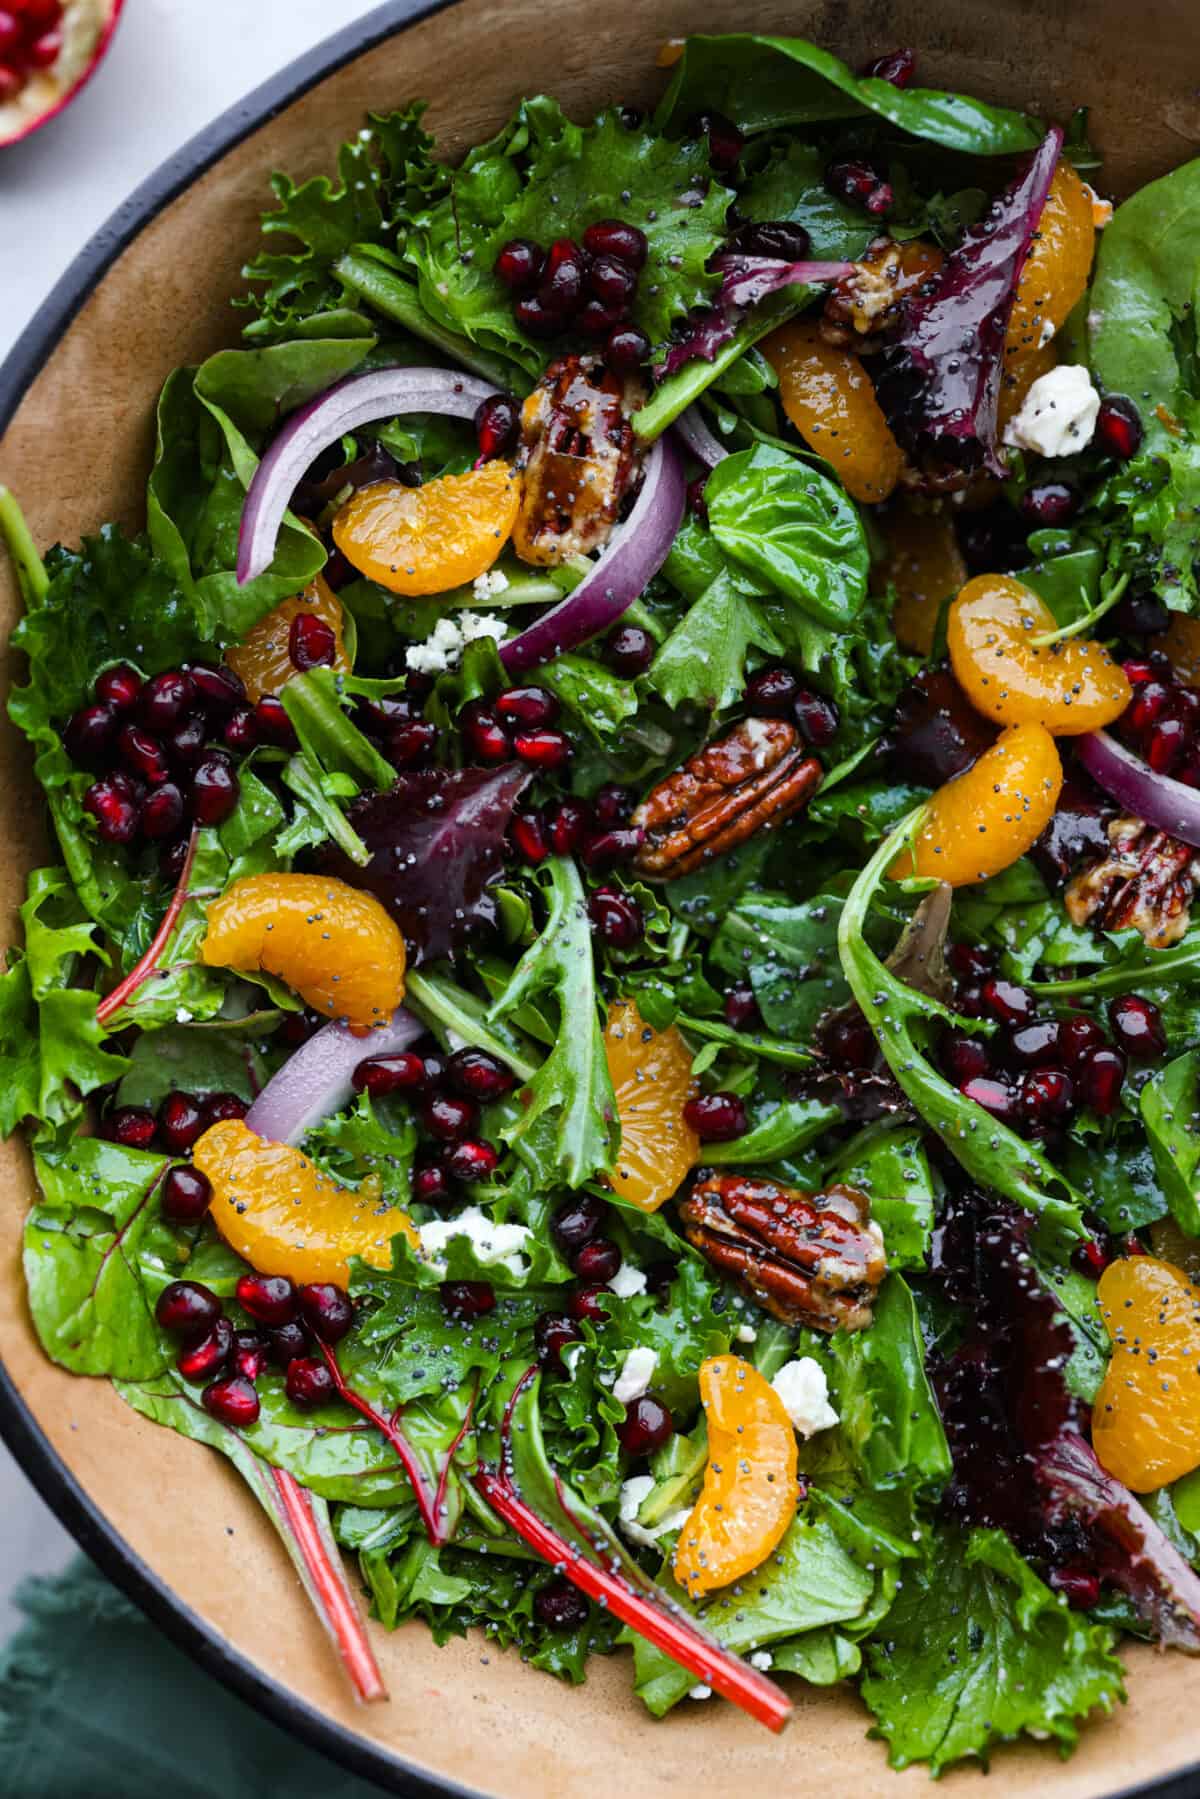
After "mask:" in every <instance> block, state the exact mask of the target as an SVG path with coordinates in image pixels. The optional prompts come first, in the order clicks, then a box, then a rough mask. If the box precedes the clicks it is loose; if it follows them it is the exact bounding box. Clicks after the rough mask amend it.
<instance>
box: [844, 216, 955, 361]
mask: <svg viewBox="0 0 1200 1799" xmlns="http://www.w3.org/2000/svg"><path fill="white" fill-rule="evenodd" d="M945 260H946V259H945V257H944V256H943V254H942V252H941V251H940V250H939V249H938V248H937V246H936V244H927V243H924V242H922V241H921V239H919V238H914V239H912V240H911V241H910V242H909V243H906V244H898V243H896V242H895V241H894V239H892V238H890V237H877V238H876V239H875V240H874V242H873V243H870V244H868V245H867V248H866V252H865V253H864V255H863V259H862V261H861V262H855V263H852V264H851V265H850V273H849V274H848V275H843V276H842V278H841V280H840V281H837V282H835V283H834V285H833V287H832V288H830V290H829V295H828V297H827V299H826V301H825V310H824V312H823V314H822V317H821V336H822V337H823V338H824V339H825V341H826V343H830V344H834V345H836V346H837V347H838V348H839V349H854V350H857V351H858V353H859V355H860V356H866V355H870V354H871V352H872V351H874V350H878V349H879V348H880V347H881V343H882V337H883V334H884V332H886V331H887V330H888V328H889V327H890V326H892V325H894V324H895V323H896V321H897V320H898V318H899V317H900V307H901V305H902V304H903V302H904V300H905V299H906V298H907V296H908V295H909V294H911V293H915V292H916V291H917V289H918V288H920V287H922V286H924V284H925V282H926V281H928V280H929V278H930V277H931V276H932V275H936V274H937V272H938V270H939V269H940V268H941V266H942V264H943V262H944V261H945Z"/></svg>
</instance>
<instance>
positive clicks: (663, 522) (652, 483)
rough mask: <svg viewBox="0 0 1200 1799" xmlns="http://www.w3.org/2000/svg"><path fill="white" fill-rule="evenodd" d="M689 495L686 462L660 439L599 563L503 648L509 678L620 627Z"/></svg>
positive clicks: (658, 563)
mask: <svg viewBox="0 0 1200 1799" xmlns="http://www.w3.org/2000/svg"><path fill="white" fill-rule="evenodd" d="M686 493H687V484H686V482H685V481H684V477H683V458H682V457H681V456H680V454H679V451H678V450H677V449H676V448H675V445H674V443H673V442H672V441H671V440H670V438H669V437H660V438H659V439H658V441H657V443H655V445H654V447H653V449H652V450H651V451H650V454H649V456H648V457H647V459H646V474H645V478H644V480H643V482H642V491H641V493H640V494H639V495H638V497H637V503H636V505H635V506H634V508H633V511H632V512H631V513H630V514H629V517H628V518H627V519H626V520H625V522H624V524H621V525H618V526H617V528H616V530H615V531H614V532H613V534H612V536H611V537H610V538H609V540H608V543H607V545H606V546H605V549H604V552H603V554H602V555H601V557H600V559H599V561H598V562H596V563H594V564H593V566H592V568H591V570H590V572H589V573H588V574H586V575H585V576H584V578H583V580H582V581H581V582H580V583H579V586H578V587H577V588H576V589H575V591H574V593H572V594H569V595H568V597H567V598H566V599H565V600H564V601H563V602H562V604H561V606H555V607H554V609H553V610H552V611H550V612H547V613H544V614H543V615H542V617H541V618H539V619H536V620H535V621H534V623H533V624H532V625H530V626H529V627H528V629H527V630H524V631H522V632H521V634H520V635H519V636H518V637H511V638H510V639H509V640H508V642H507V643H505V644H502V645H501V646H500V660H501V662H503V664H504V667H505V669H506V671H507V672H508V674H510V675H522V674H524V673H525V672H526V670H527V669H531V668H536V667H537V666H538V664H539V663H542V662H549V661H550V660H551V658H552V657H554V656H558V655H560V654H561V653H562V652H563V651H564V650H573V649H575V648H576V647H577V646H578V645H579V644H581V643H587V642H588V640H589V639H590V638H592V637H598V636H599V635H600V633H601V631H607V630H608V628H609V626H610V625H612V624H615V623H616V621H617V619H619V618H620V616H621V614H622V613H623V612H624V611H625V609H626V607H627V606H630V605H632V604H633V602H634V600H636V599H637V597H638V595H639V594H640V593H641V591H642V589H643V588H644V587H645V585H646V583H647V582H648V581H649V580H650V578H651V576H652V575H656V574H657V573H658V571H659V569H660V568H661V567H662V565H663V563H664V562H665V561H666V559H667V551H668V550H669V549H670V547H671V545H672V544H673V543H674V541H675V534H676V532H677V531H678V530H679V527H680V524H681V523H682V522H683V507H684V500H685V498H686Z"/></svg>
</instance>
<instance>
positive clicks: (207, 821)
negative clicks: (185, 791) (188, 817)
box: [192, 750, 242, 825]
mask: <svg viewBox="0 0 1200 1799" xmlns="http://www.w3.org/2000/svg"><path fill="white" fill-rule="evenodd" d="M241 791H242V790H241V787H240V786H239V785H238V778H237V776H236V775H235V774H234V772H233V764H232V762H231V761H230V760H229V757H228V756H227V755H226V754H225V752H224V750H210V751H209V753H208V755H207V756H205V757H204V758H203V760H202V761H200V762H199V763H197V765H196V772H195V774H194V775H193V776H192V811H193V813H194V815H195V819H196V823H197V824H201V825H219V824H223V823H224V822H225V820H226V819H227V818H228V817H229V814H230V813H231V812H232V811H233V809H234V807H235V806H236V805H237V803H238V798H239V796H240V794H241Z"/></svg>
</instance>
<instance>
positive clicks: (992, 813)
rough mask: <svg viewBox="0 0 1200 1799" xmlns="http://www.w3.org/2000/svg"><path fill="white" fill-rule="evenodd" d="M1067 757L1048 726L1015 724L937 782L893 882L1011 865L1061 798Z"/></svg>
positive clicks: (955, 881) (978, 876)
mask: <svg viewBox="0 0 1200 1799" xmlns="http://www.w3.org/2000/svg"><path fill="white" fill-rule="evenodd" d="M1062 779H1063V771H1062V763H1061V762H1060V761H1059V757H1058V751H1057V749H1056V748H1055V747H1054V739H1053V737H1051V735H1050V733H1049V731H1047V730H1046V728H1045V726H1044V725H1013V726H1012V727H1011V728H1010V729H1009V730H1007V731H1005V732H1003V733H1002V734H1001V736H1000V737H998V738H997V740H996V742H995V743H994V744H993V745H992V747H991V749H990V750H985V751H984V753H983V755H982V756H981V757H980V758H979V760H978V762H976V763H974V764H973V766H972V767H970V768H968V769H967V770H965V772H964V773H963V774H961V775H956V776H955V778H954V779H953V780H952V781H947V782H946V785H945V786H944V787H939V788H938V790H937V792H936V793H935V794H934V796H933V798H932V800H931V801H930V802H929V809H928V811H927V812H926V815H925V822H924V823H923V825H922V826H921V829H920V831H919V832H918V834H917V841H916V858H915V866H914V858H913V856H912V855H910V853H909V851H908V850H907V849H905V850H902V851H901V852H900V854H899V855H898V856H897V857H896V860H895V861H894V862H893V863H892V866H891V869H890V871H889V872H890V874H891V877H892V879H893V880H894V881H899V880H902V879H904V877H905V876H907V875H913V874H916V875H928V876H930V877H932V878H933V879H934V880H938V881H949V883H950V885H951V886H952V887H966V886H969V885H970V884H971V883H972V882H973V881H986V880H987V879H988V878H989V876H991V875H996V874H999V873H1000V872H1001V870H1002V869H1005V868H1008V867H1010V866H1011V865H1012V863H1014V862H1015V861H1017V859H1018V858H1019V857H1020V856H1023V855H1024V854H1025V852H1026V850H1028V849H1030V848H1031V847H1032V845H1033V844H1034V842H1035V841H1036V839H1037V838H1038V837H1040V836H1041V834H1042V832H1043V831H1044V830H1045V828H1046V826H1047V825H1048V824H1049V822H1050V820H1051V818H1052V817H1053V816H1054V808H1055V806H1056V805H1057V804H1058V795H1059V791H1060V789H1061V788H1062Z"/></svg>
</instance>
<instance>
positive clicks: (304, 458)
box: [237, 368, 498, 586]
mask: <svg viewBox="0 0 1200 1799" xmlns="http://www.w3.org/2000/svg"><path fill="white" fill-rule="evenodd" d="M497 391H498V390H497V389H496V388H494V387H493V386H492V385H491V383H490V382H489V381H480V380H479V379H478V377H477V376H475V375H460V374H457V373H456V372H455V371H454V370H453V369H429V368H421V369H374V370H372V371H371V372H370V373H369V374H366V375H350V376H349V377H348V378H347V379H346V380H345V381H339V382H338V384H337V386H336V387H331V388H329V389H327V391H326V392H325V393H323V394H318V395H317V397H316V399H315V400H310V401H309V403H308V405H307V406H302V407H301V408H300V410H299V412H294V413H293V414H292V416H291V418H289V419H288V421H287V423H286V424H285V425H284V426H283V427H282V429H281V430H280V431H279V432H278V433H277V434H276V436H275V438H274V439H273V441H272V443H271V447H270V449H269V450H268V451H267V453H266V455H265V456H264V457H263V459H262V461H261V462H260V463H259V465H258V469H257V471H256V473H255V476H254V479H253V480H252V481H251V483H250V486H249V489H248V491H247V493H246V503H245V505H244V506H243V507H242V524H241V529H240V531H239V532H238V560H237V578H238V585H239V586H244V585H245V583H246V582H247V581H253V580H254V578H255V576H256V575H261V574H262V573H263V570H264V569H267V568H270V566H271V561H272V559H273V557H274V555H275V542H276V539H277V538H278V536H279V527H280V525H282V523H283V515H284V513H285V512H286V511H287V509H288V505H289V504H290V502H291V498H292V495H293V493H294V492H295V491H296V488H297V487H298V486H299V484H300V481H301V480H302V478H303V476H304V475H305V473H306V472H307V471H308V469H310V468H311V467H312V465H313V463H314V462H315V461H316V459H317V457H318V456H319V455H320V454H321V452H322V450H327V449H328V448H329V446H330V444H335V443H336V442H337V441H338V439H339V438H340V437H344V436H345V434H346V432H347V431H354V430H356V429H357V428H358V426H360V425H366V424H369V423H370V422H371V420H372V419H388V418H395V417H397V416H398V415H399V414H401V413H406V412H439V413H443V414H445V415H446V416H447V417H449V418H459V419H469V418H474V416H475V412H476V410H477V408H478V407H479V404H480V402H481V401H483V400H486V399H487V398H488V397H489V396H490V395H491V394H494V393H496V392H497Z"/></svg>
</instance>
